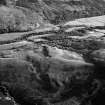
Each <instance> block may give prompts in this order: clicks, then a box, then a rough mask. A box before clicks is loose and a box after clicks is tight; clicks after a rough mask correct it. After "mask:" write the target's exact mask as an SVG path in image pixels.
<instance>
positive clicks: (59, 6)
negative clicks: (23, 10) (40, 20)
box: [17, 0, 105, 24]
mask: <svg viewBox="0 0 105 105" xmlns="http://www.w3.org/2000/svg"><path fill="white" fill-rule="evenodd" d="M17 5H19V6H24V7H27V8H31V9H33V10H35V11H37V12H39V13H41V14H43V16H44V17H45V18H46V19H47V20H49V21H50V22H51V23H53V24H58V23H62V22H65V21H68V20H73V19H76V18H82V17H91V16H98V15H103V14H105V1H104V0H18V2H17Z"/></svg>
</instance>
